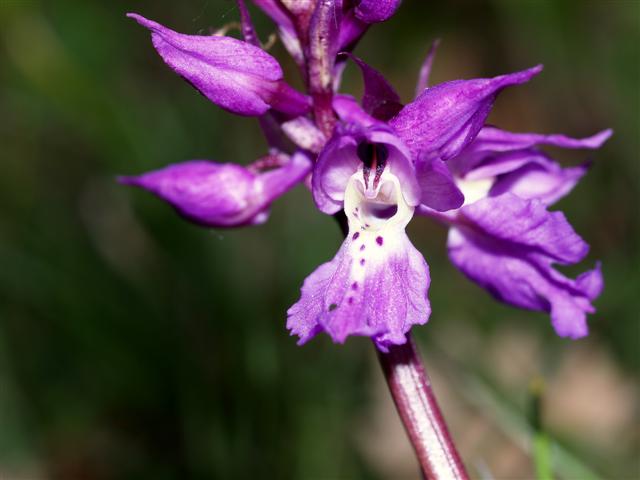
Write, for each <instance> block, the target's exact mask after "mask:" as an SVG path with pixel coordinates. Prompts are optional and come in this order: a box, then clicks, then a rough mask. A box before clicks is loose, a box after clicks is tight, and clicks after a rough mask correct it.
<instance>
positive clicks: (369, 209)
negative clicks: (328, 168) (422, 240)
mask: <svg viewBox="0 0 640 480" xmlns="http://www.w3.org/2000/svg"><path fill="white" fill-rule="evenodd" d="M381 183H382V185H381V188H380V190H379V194H378V196H377V197H376V198H374V199H367V198H366V197H365V195H364V188H365V187H364V185H363V183H362V179H361V177H360V176H359V175H358V173H356V174H354V175H353V176H352V177H351V178H350V180H349V184H348V186H347V192H346V193H345V213H346V214H347V218H348V220H349V235H348V236H347V238H346V239H345V241H344V243H343V244H342V247H341V248H340V250H339V251H338V253H337V255H336V256H335V258H334V259H333V260H332V261H330V262H328V263H325V264H323V265H321V266H320V267H319V268H318V269H316V271H315V272H313V273H312V274H311V275H310V276H309V277H308V278H307V279H306V280H305V282H304V285H303V287H302V294H301V298H300V300H299V301H298V302H296V303H295V304H294V305H293V306H292V307H291V308H290V309H289V310H288V312H287V313H288V319H287V328H288V329H289V330H290V331H291V333H292V334H293V335H297V336H298V337H299V338H300V340H299V344H303V343H305V342H307V341H308V340H310V339H311V338H312V337H313V336H315V335H316V334H317V333H319V332H323V331H324V332H326V333H327V334H329V335H330V336H331V338H332V339H333V340H334V341H335V342H339V343H342V342H344V341H345V340H346V338H347V337H348V336H349V335H364V336H369V337H372V339H373V340H374V341H375V343H376V345H377V346H378V348H380V349H381V350H383V351H386V350H387V349H388V347H389V346H390V345H399V344H403V343H405V342H406V333H407V332H408V331H409V330H410V328H411V326H412V325H415V324H423V323H425V322H426V321H427V320H428V318H429V315H430V311H431V310H430V306H429V301H428V298H427V291H428V288H429V270H428V266H427V264H426V262H425V261H424V258H422V255H421V254H420V253H419V252H418V251H417V250H416V249H415V248H414V247H413V245H411V242H410V241H409V239H408V238H407V236H406V234H405V232H404V229H405V227H406V225H407V223H408V222H409V220H410V219H411V217H412V215H413V207H410V206H409V205H408V204H407V203H406V201H405V200H404V197H403V195H402V193H401V190H400V182H399V181H398V178H397V177H395V176H394V175H393V174H390V173H389V172H385V173H383V175H382V179H381Z"/></svg>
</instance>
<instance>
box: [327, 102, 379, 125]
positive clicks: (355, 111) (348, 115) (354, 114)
mask: <svg viewBox="0 0 640 480" xmlns="http://www.w3.org/2000/svg"><path fill="white" fill-rule="evenodd" d="M333 109H334V110H335V112H336V114H337V115H338V118H340V120H342V121H343V122H344V123H355V124H357V125H360V126H362V127H369V126H371V125H384V124H383V123H382V122H380V121H379V120H377V119H375V118H373V117H372V116H371V115H369V114H368V113H367V112H365V111H364V110H363V109H362V107H361V106H360V104H359V103H358V101H357V100H356V99H355V98H353V97H352V96H350V95H335V96H334V97H333Z"/></svg>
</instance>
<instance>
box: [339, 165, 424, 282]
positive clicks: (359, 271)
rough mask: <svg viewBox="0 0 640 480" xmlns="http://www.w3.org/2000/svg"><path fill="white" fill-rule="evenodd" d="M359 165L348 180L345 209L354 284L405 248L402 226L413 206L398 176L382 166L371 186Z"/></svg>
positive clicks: (410, 216)
mask: <svg viewBox="0 0 640 480" xmlns="http://www.w3.org/2000/svg"><path fill="white" fill-rule="evenodd" d="M362 170H363V169H362V167H360V168H359V169H358V171H357V172H356V173H354V174H353V175H352V176H351V178H350V179H349V181H348V183H347V188H346V190H345V196H344V209H345V214H346V215H347V219H348V221H349V237H348V238H347V242H348V245H347V249H348V252H349V256H350V257H351V258H352V259H353V261H352V263H351V273H350V279H351V281H352V282H353V285H355V287H356V288H359V286H360V285H364V282H365V278H366V277H367V276H368V275H375V274H376V272H378V271H379V270H380V269H381V268H385V267H386V265H387V262H388V261H389V259H390V258H391V257H394V256H399V255H402V253H403V252H404V250H405V248H406V234H405V231H404V230H405V227H406V226H407V224H408V223H409V221H410V220H411V218H412V217H413V212H414V210H415V207H412V206H410V205H408V204H407V202H406V200H405V199H404V195H403V194H402V189H401V185H400V181H399V180H398V177H396V176H395V175H394V174H393V173H391V172H390V169H389V165H387V166H386V167H385V168H384V171H383V172H382V175H380V178H379V181H378V182H377V184H376V186H375V187H374V188H371V187H372V185H371V182H368V183H369V188H367V187H366V186H365V181H364V175H363V171H362Z"/></svg>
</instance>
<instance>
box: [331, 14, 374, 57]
mask: <svg viewBox="0 0 640 480" xmlns="http://www.w3.org/2000/svg"><path fill="white" fill-rule="evenodd" d="M368 28H369V24H368V23H366V22H364V21H362V20H360V19H359V18H356V16H355V14H354V12H353V11H347V12H346V13H345V14H344V15H343V17H342V23H341V24H340V35H339V36H338V45H339V47H338V51H339V52H344V51H347V52H350V51H351V50H353V49H354V48H355V46H356V45H357V43H358V41H359V40H360V38H362V36H363V35H364V34H365V32H366V31H367V29H368Z"/></svg>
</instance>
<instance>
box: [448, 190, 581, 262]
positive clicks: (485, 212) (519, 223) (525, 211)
mask: <svg viewBox="0 0 640 480" xmlns="http://www.w3.org/2000/svg"><path fill="white" fill-rule="evenodd" d="M460 213H461V215H463V217H464V219H465V220H466V222H467V223H471V224H473V225H474V228H475V229H477V230H478V231H482V232H483V233H484V234H485V235H487V236H489V237H492V238H493V239H495V240H496V241H498V240H499V241H503V242H506V243H510V244H512V245H514V246H518V247H519V248H520V247H526V248H528V249H530V250H531V252H538V253H540V254H542V255H546V256H548V257H550V258H552V259H553V260H554V261H556V262H558V263H562V264H572V263H576V262H579V261H580V260H582V259H583V258H584V257H585V255H586V254H587V253H588V251H589V246H588V245H587V244H586V243H585V241H584V240H582V238H580V236H579V235H578V234H577V233H576V232H575V231H574V230H573V228H572V227H571V225H570V224H569V222H568V221H567V219H566V217H565V216H564V214H563V213H561V212H549V211H548V210H547V209H546V207H545V205H544V204H543V203H542V202H540V201H538V200H536V199H534V200H525V199H522V198H520V197H517V196H516V195H513V194H511V193H506V194H504V195H501V196H499V197H489V198H484V199H481V200H478V201H476V202H474V203H472V204H470V205H465V206H464V207H462V208H461V209H460Z"/></svg>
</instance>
